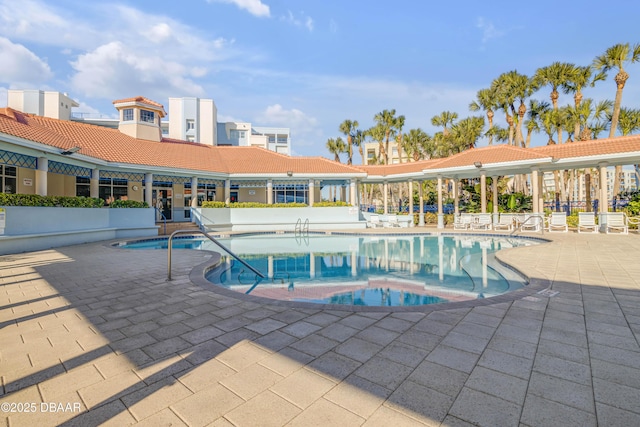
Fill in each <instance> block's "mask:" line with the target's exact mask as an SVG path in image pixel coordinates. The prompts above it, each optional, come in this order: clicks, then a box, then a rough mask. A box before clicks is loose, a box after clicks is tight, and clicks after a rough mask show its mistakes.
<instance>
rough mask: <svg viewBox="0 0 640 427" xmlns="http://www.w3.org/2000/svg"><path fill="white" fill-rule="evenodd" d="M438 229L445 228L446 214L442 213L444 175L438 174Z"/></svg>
mask: <svg viewBox="0 0 640 427" xmlns="http://www.w3.org/2000/svg"><path fill="white" fill-rule="evenodd" d="M437 192H438V229H443V228H444V214H443V213H442V175H438V185H437Z"/></svg>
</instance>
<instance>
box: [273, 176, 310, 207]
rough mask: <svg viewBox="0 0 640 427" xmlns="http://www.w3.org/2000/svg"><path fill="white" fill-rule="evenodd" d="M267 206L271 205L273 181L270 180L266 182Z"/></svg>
mask: <svg viewBox="0 0 640 427" xmlns="http://www.w3.org/2000/svg"><path fill="white" fill-rule="evenodd" d="M309 197H311V196H309ZM267 204H268V205H272V204H273V180H271V179H268V180H267Z"/></svg>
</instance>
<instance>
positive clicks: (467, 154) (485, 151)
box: [431, 145, 549, 169]
mask: <svg viewBox="0 0 640 427" xmlns="http://www.w3.org/2000/svg"><path fill="white" fill-rule="evenodd" d="M548 157H549V155H547V154H544V153H538V152H534V151H532V150H531V149H527V148H519V147H514V146H512V145H491V146H488V147H481V148H472V149H469V150H465V151H463V152H461V153H458V154H455V155H453V156H451V157H448V158H446V159H443V161H442V162H440V163H438V164H435V165H433V166H432V167H431V169H448V168H456V167H463V166H473V165H474V163H475V162H480V163H482V164H483V165H490V164H496V163H510V162H518V161H525V160H536V159H541V160H542V159H545V158H548Z"/></svg>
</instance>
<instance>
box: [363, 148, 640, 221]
mask: <svg viewBox="0 0 640 427" xmlns="http://www.w3.org/2000/svg"><path fill="white" fill-rule="evenodd" d="M638 163H640V135H632V136H626V137H617V138H608V139H599V140H591V141H581V142H572V143H566V144H562V145H549V146H543V147H536V148H519V147H514V146H510V145H493V146H488V147H482V148H472V149H469V150H465V151H463V152H461V153H459V154H456V155H453V156H451V157H447V158H443V159H432V160H423V161H418V162H411V163H402V164H394V165H376V166H373V165H372V166H361V169H363V170H364V171H365V172H366V173H367V177H366V178H364V179H362V181H361V182H362V183H365V184H382V185H383V193H384V194H383V204H384V208H383V209H384V213H385V214H386V213H388V200H387V194H388V185H389V184H390V183H401V182H404V183H408V184H409V191H410V194H413V182H418V183H419V187H418V188H419V204H420V206H419V219H418V225H420V226H422V225H424V199H423V194H422V182H423V181H425V180H434V181H436V191H437V197H438V203H437V206H438V210H437V212H438V228H444V213H443V182H444V180H445V179H450V180H452V182H453V193H454V194H453V199H454V212H455V213H456V214H457V213H458V212H459V209H458V204H459V194H457V193H458V182H459V181H460V179H479V180H480V189H481V195H480V198H481V212H482V213H487V194H486V179H487V177H491V178H492V185H491V191H492V193H493V200H497V199H498V186H497V178H498V177H500V176H515V175H529V176H530V179H529V186H530V189H531V194H532V198H533V206H532V208H533V209H532V211H533V213H534V214H540V213H542V212H543V211H544V200H543V190H542V178H543V174H544V172H554V171H564V170H576V169H588V168H597V169H598V171H599V177H600V182H599V189H600V191H599V194H598V198H599V199H600V200H602V201H604V200H608V199H609V194H608V189H607V167H609V166H618V165H631V164H638ZM607 210H608V203H602V202H601V203H600V205H599V212H600V213H604V212H607ZM409 211H410V212H413V198H412V197H409ZM493 214H494V215H497V214H498V204H497V203H494V205H493Z"/></svg>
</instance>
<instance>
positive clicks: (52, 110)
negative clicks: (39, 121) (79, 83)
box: [7, 89, 79, 120]
mask: <svg viewBox="0 0 640 427" xmlns="http://www.w3.org/2000/svg"><path fill="white" fill-rule="evenodd" d="M7 105H8V106H9V107H11V108H15V109H16V110H18V111H22V112H24V113H29V114H35V115H37V116H46V117H51V118H53V119H59V120H70V119H71V109H72V108H73V107H78V106H79V104H78V103H77V102H76V101H74V100H73V99H71V98H69V96H68V95H67V94H66V93H60V92H53V91H42V90H12V89H9V90H8V91H7Z"/></svg>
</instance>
